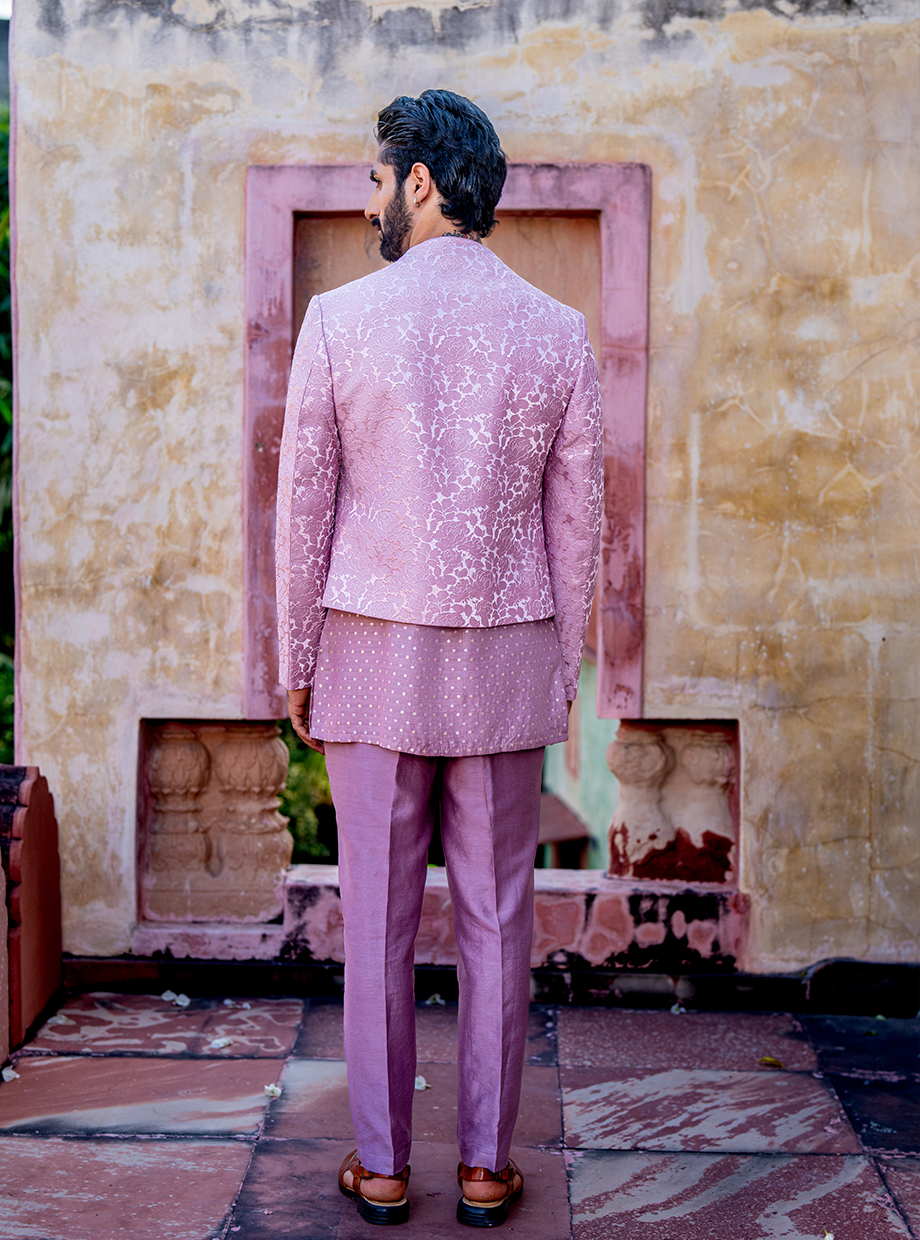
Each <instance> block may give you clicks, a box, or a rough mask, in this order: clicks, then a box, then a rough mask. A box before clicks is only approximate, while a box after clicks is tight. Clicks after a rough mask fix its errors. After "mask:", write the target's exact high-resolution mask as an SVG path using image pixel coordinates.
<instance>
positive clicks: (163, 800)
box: [141, 723, 211, 921]
mask: <svg viewBox="0 0 920 1240" xmlns="http://www.w3.org/2000/svg"><path fill="white" fill-rule="evenodd" d="M210 766H211V759H210V755H209V754H208V751H207V749H206V748H205V747H204V745H202V743H201V741H199V740H198V738H197V737H196V736H195V732H194V730H193V729H192V728H189V727H183V726H182V725H181V724H178V723H167V724H166V725H165V726H164V727H162V728H159V729H157V730H156V732H154V734H153V736H152V737H151V744H150V748H149V750H148V753H147V777H148V780H149V783H150V793H151V796H152V797H153V809H154V815H153V824H152V834H151V839H150V855H149V861H148V870H147V873H146V874H144V875H143V876H142V879H141V889H142V893H143V905H144V913H145V915H146V916H147V917H153V918H165V919H166V920H182V921H186V920H190V919H191V908H192V897H191V881H192V878H193V877H194V876H195V875H197V874H199V873H201V872H202V871H203V870H204V868H205V866H206V865H207V861H208V854H209V851H210V849H209V840H208V839H207V837H206V836H205V835H203V834H202V821H201V804H200V801H199V797H200V795H201V792H202V791H203V789H204V786H205V784H206V783H207V782H208V772H209V769H210Z"/></svg>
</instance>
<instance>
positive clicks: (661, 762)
mask: <svg viewBox="0 0 920 1240" xmlns="http://www.w3.org/2000/svg"><path fill="white" fill-rule="evenodd" d="M607 765H608V766H609V767H610V769H611V771H612V772H613V774H614V775H616V777H617V779H618V780H619V782H620V803H619V805H618V806H617V809H616V813H615V814H614V816H613V822H612V823H611V824H610V830H609V832H608V835H607V838H608V841H609V843H610V868H609V871H608V873H609V874H610V875H611V876H613V875H624V874H630V873H631V872H632V868H633V866H634V865H635V863H636V862H637V861H639V860H641V858H643V857H644V856H646V855H647V854H648V853H649V852H651V851H654V850H660V849H664V848H667V847H668V845H669V844H670V843H671V841H672V840H673V839H674V834H675V832H674V827H673V825H672V824H671V823H670V822H669V821H668V819H667V818H666V817H665V815H664V814H663V813H662V811H661V805H660V802H661V785H662V783H663V782H664V780H665V777H666V776H667V775H668V773H669V772H670V771H671V769H672V768H673V766H674V751H673V749H671V747H670V745H667V744H666V743H665V740H664V737H663V735H662V734H661V732H650V731H647V730H646V729H644V728H635V727H630V726H629V725H628V724H625V723H623V724H621V725H620V729H619V732H618V733H617V738H616V740H615V741H614V742H613V743H612V744H611V745H610V746H609V747H608V749H607Z"/></svg>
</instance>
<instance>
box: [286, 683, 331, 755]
mask: <svg viewBox="0 0 920 1240" xmlns="http://www.w3.org/2000/svg"><path fill="white" fill-rule="evenodd" d="M287 705H288V716H289V718H290V720H291V726H292V727H293V729H294V731H295V732H296V733H297V735H298V736H299V737H300V739H301V740H302V741H303V743H304V744H305V745H308V746H309V747H310V748H311V749H315V750H316V752H317V753H325V752H326V750H325V747H324V746H323V742H322V741H315V740H314V739H313V737H312V736H311V735H310V733H309V732H308V731H307V719H308V717H309V715H310V690H309V688H307V689H288V695H287Z"/></svg>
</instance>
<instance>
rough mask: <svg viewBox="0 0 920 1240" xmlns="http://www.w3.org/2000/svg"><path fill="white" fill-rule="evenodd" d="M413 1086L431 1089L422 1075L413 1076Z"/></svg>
mask: <svg viewBox="0 0 920 1240" xmlns="http://www.w3.org/2000/svg"><path fill="white" fill-rule="evenodd" d="M415 1088H416V1089H431V1086H430V1085H429V1084H428V1082H427V1081H426V1080H425V1078H424V1077H423V1076H417V1077H416V1078H415Z"/></svg>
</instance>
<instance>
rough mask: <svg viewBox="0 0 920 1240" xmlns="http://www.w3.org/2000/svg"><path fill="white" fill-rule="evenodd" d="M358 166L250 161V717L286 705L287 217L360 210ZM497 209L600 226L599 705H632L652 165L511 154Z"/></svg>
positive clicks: (628, 715) (638, 699) (626, 711)
mask: <svg viewBox="0 0 920 1240" xmlns="http://www.w3.org/2000/svg"><path fill="white" fill-rule="evenodd" d="M367 174H368V167H367V165H366V164H360V165H341V166H339V165H288V166H282V167H253V168H250V169H249V170H248V175H247V184H246V377H245V384H246V404H245V439H244V461H243V469H244V479H243V544H244V556H245V575H246V576H245V608H244V616H245V635H244V643H245V644H244V656H245V659H246V673H245V674H246V681H245V700H244V711H245V714H246V716H247V717H248V718H250V719H270V718H278V717H280V716H282V715H283V714H284V713H285V705H284V695H283V693H282V692H281V690H280V688H279V687H278V684H277V674H278V652H277V635H276V631H275V592H274V566H273V563H272V546H273V542H274V520H275V514H274V498H275V487H276V484H277V477H278V449H279V445H280V440H281V428H282V423H283V419H284V400H285V393H286V389H287V381H288V372H289V369H290V364H291V348H292V330H293V328H292V314H293V301H294V290H293V248H294V215H295V213H297V212H315V213H317V214H322V215H325V214H336V213H341V214H343V215H353V214H355V213H360V212H361V211H363V209H364V204H365V201H366V199H367V191H368V180H367ZM502 211H508V212H514V213H523V212H527V213H534V214H547V215H560V214H565V213H566V212H571V213H578V214H583V213H586V212H587V213H591V214H596V215H597V217H598V220H599V223H600V234H601V356H600V358H599V359H598V362H599V366H600V373H601V386H602V390H603V398H604V470H605V485H604V491H605V497H604V523H603V532H602V536H601V568H600V590H599V609H598V612H599V614H598V652H597V659H598V677H597V713H598V716H599V717H600V718H607V719H616V718H619V719H638V718H641V715H642V654H643V633H644V615H643V593H644V580H645V405H646V385H647V374H648V266H649V242H650V223H651V170H650V169H649V168H648V167H647V166H646V165H645V164H514V165H512V166H511V167H510V168H509V171H508V180H507V182H506V185H505V192H504V194H503V195H502V200H501V205H500V208H499V214H501V212H502Z"/></svg>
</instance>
